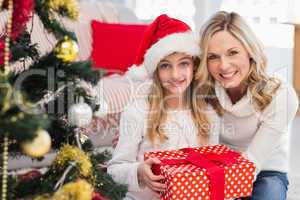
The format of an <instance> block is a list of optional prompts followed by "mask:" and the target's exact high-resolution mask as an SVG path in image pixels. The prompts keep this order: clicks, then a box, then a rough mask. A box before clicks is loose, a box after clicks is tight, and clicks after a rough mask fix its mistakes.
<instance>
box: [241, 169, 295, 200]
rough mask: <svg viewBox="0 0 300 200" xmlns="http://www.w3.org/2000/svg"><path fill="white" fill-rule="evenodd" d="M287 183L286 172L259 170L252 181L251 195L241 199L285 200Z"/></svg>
mask: <svg viewBox="0 0 300 200" xmlns="http://www.w3.org/2000/svg"><path fill="white" fill-rule="evenodd" d="M288 185H289V181H288V178H287V174H286V173H282V172H278V171H261V172H260V173H259V174H258V175H257V178H256V181H255V182H254V187H253V191H252V196H251V197H247V198H241V200H286V193H287V190H288Z"/></svg>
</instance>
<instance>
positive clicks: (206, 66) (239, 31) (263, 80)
mask: <svg viewBox="0 0 300 200" xmlns="http://www.w3.org/2000/svg"><path fill="white" fill-rule="evenodd" d="M200 46H201V50H202V55H201V59H202V62H201V65H200V67H199V68H198V72H197V74H196V79H199V80H200V81H201V82H203V80H206V81H205V82H206V83H207V84H206V85H204V86H203V87H202V88H200V89H199V90H198V92H199V93H201V95H203V96H209V97H210V98H207V99H206V101H207V102H208V103H209V104H211V105H212V106H213V107H214V108H215V110H216V111H217V112H218V113H219V114H220V115H222V116H223V117H222V126H223V128H222V129H221V133H220V134H221V135H220V142H221V143H224V144H226V145H228V146H230V147H232V148H234V149H236V150H239V151H241V152H244V154H245V155H246V156H247V157H248V158H249V159H250V160H252V161H253V162H254V163H255V164H256V167H257V174H258V175H257V178H256V181H255V182H254V190H253V193H252V196H251V197H250V198H247V199H251V200H252V199H253V200H284V199H286V192H287V186H288V179H287V172H288V164H289V160H288V151H289V143H288V141H289V140H288V137H289V134H288V127H289V125H290V124H291V122H292V120H293V118H294V117H295V114H296V111H297V108H298V99H297V95H296V93H295V91H294V89H293V88H292V87H291V86H289V85H287V84H286V83H284V82H282V81H280V80H279V79H276V78H274V77H271V76H269V75H267V74H266V71H265V69H266V66H267V60H266V56H265V54H264V52H263V48H262V46H261V45H260V43H259V41H258V40H257V38H256V37H255V35H254V33H253V32H252V30H251V29H250V27H249V26H248V25H247V24H246V23H245V21H244V20H243V19H242V18H241V17H240V16H239V15H238V14H236V13H227V12H218V13H216V14H215V15H214V16H213V17H212V18H211V19H210V20H208V22H207V23H206V24H205V25H204V26H203V28H202V31H201V41H200ZM213 96H214V97H215V98H211V97H213Z"/></svg>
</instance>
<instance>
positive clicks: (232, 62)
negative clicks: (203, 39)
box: [207, 31, 250, 89]
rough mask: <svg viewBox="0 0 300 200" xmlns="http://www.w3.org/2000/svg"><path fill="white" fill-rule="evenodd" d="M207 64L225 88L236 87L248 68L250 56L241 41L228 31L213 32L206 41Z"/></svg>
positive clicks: (244, 77) (238, 86)
mask: <svg viewBox="0 0 300 200" xmlns="http://www.w3.org/2000/svg"><path fill="white" fill-rule="evenodd" d="M207 66H208V70H209V72H210V74H211V75H212V76H213V78H214V79H215V80H217V81H219V82H220V83H221V84H222V85H223V87H224V88H226V89H238V88H240V87H242V85H241V83H242V81H243V80H244V79H246V78H247V77H246V76H247V74H248V72H249V70H250V57H249V54H248V52H247V50H246V49H245V47H244V46H243V45H242V43H241V42H240V41H239V40H237V39H236V38H235V37H233V36H232V35H231V34H230V33H229V32H228V31H219V32H217V33H215V34H214V35H213V36H212V38H211V39H210V41H209V42H208V54H207Z"/></svg>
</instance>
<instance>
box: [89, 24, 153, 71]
mask: <svg viewBox="0 0 300 200" xmlns="http://www.w3.org/2000/svg"><path fill="white" fill-rule="evenodd" d="M91 27H92V37H93V44H92V54H91V59H92V60H93V62H94V65H95V68H101V69H106V70H107V71H108V73H124V72H125V71H126V70H127V69H128V67H130V66H131V65H132V64H133V63H134V61H135V57H136V52H137V49H138V47H139V45H140V42H141V40H142V37H143V34H144V31H145V29H146V27H147V25H140V24H139V25H138V24H110V23H103V22H99V21H96V20H92V22H91Z"/></svg>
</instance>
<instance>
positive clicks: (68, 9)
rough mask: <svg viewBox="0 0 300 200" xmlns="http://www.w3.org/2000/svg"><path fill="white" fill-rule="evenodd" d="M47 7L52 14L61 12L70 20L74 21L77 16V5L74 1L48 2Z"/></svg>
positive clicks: (50, 0)
mask: <svg viewBox="0 0 300 200" xmlns="http://www.w3.org/2000/svg"><path fill="white" fill-rule="evenodd" d="M47 6H48V8H49V10H50V12H51V13H52V14H54V12H57V13H60V11H61V10H63V11H65V13H66V14H67V16H68V17H69V18H70V19H73V20H76V19H77V18H78V16H79V5H78V2H77V1H76V0H48V1H47Z"/></svg>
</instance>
